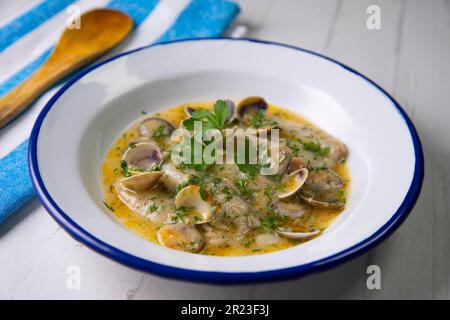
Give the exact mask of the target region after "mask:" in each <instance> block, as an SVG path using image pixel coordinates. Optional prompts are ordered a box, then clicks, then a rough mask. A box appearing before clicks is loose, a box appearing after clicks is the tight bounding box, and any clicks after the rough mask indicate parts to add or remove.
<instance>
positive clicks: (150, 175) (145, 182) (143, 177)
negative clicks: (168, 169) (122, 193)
mask: <svg viewBox="0 0 450 320" xmlns="http://www.w3.org/2000/svg"><path fill="white" fill-rule="evenodd" d="M162 175H163V173H162V172H160V171H149V172H142V173H138V174H135V175H132V176H131V177H127V178H122V180H121V181H120V182H121V183H122V184H123V185H124V187H125V188H127V189H131V190H134V191H136V192H139V191H141V190H144V189H148V188H152V187H154V186H156V184H157V183H158V180H159V178H160V177H161V176H162Z"/></svg>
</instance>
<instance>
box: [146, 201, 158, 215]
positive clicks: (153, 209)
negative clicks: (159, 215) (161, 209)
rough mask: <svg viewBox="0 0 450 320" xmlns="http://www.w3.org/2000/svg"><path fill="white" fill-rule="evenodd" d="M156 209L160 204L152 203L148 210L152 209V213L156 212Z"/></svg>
mask: <svg viewBox="0 0 450 320" xmlns="http://www.w3.org/2000/svg"><path fill="white" fill-rule="evenodd" d="M156 210H158V206H157V205H156V204H154V203H152V204H151V205H150V206H149V207H148V211H150V212H151V213H153V212H155V211H156Z"/></svg>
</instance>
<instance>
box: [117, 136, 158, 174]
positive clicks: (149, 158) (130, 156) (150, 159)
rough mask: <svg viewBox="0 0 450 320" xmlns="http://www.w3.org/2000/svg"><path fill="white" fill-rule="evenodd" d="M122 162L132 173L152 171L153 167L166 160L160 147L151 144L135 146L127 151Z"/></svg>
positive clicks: (140, 143)
mask: <svg viewBox="0 0 450 320" xmlns="http://www.w3.org/2000/svg"><path fill="white" fill-rule="evenodd" d="M122 160H123V161H125V162H126V163H127V165H128V168H129V170H130V171H132V172H140V171H150V170H152V168H153V166H154V165H155V164H156V165H160V164H161V163H162V161H163V160H164V158H163V154H162V152H161V150H160V149H159V147H158V146H157V145H155V144H153V143H150V142H139V143H136V144H133V145H132V146H130V148H128V150H127V151H125V153H124V155H123V157H122Z"/></svg>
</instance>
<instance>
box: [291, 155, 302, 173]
mask: <svg viewBox="0 0 450 320" xmlns="http://www.w3.org/2000/svg"><path fill="white" fill-rule="evenodd" d="M304 167H305V162H304V161H303V160H302V159H301V158H299V157H293V158H292V159H291V163H290V164H289V170H288V173H292V172H294V171H297V170H299V169H302V168H304Z"/></svg>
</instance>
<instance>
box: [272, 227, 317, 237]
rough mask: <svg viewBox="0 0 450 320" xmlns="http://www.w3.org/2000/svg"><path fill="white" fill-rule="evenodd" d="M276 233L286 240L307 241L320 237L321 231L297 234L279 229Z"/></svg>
mask: <svg viewBox="0 0 450 320" xmlns="http://www.w3.org/2000/svg"><path fill="white" fill-rule="evenodd" d="M276 233H278V234H279V235H280V236H283V237H285V238H289V239H305V238H309V237H312V236H315V235H318V234H319V233H320V230H314V231H310V232H295V231H288V230H284V229H278V230H276Z"/></svg>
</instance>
